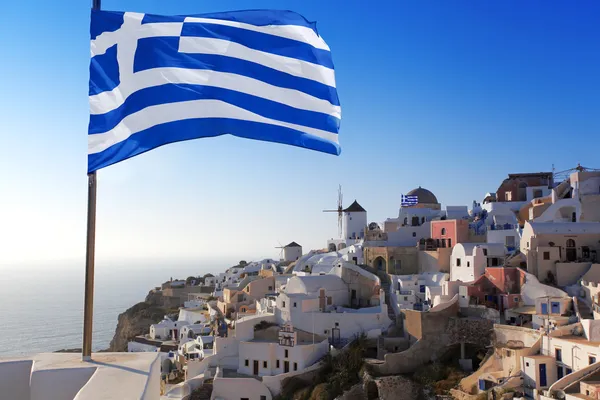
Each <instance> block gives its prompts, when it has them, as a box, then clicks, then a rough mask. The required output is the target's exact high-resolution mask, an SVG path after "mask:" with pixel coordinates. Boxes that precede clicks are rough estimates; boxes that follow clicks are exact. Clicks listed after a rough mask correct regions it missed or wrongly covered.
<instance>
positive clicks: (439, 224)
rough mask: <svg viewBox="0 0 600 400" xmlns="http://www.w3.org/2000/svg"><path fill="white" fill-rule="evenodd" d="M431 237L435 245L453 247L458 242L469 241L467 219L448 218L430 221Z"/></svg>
mask: <svg viewBox="0 0 600 400" xmlns="http://www.w3.org/2000/svg"><path fill="white" fill-rule="evenodd" d="M431 238H432V239H433V240H434V241H435V244H436V246H437V247H450V248H452V247H454V245H456V244H458V243H467V242H468V241H469V221H467V220H464V219H450V220H444V221H431Z"/></svg>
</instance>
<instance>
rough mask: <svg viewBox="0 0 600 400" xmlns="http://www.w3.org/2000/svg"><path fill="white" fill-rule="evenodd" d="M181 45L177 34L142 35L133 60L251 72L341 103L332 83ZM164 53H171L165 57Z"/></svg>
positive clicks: (139, 65) (143, 65) (147, 65)
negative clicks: (196, 51) (186, 49)
mask: <svg viewBox="0 0 600 400" xmlns="http://www.w3.org/2000/svg"><path fill="white" fill-rule="evenodd" d="M178 45H179V38H176V37H154V38H144V39H140V40H139V41H138V47H137V51H136V54H135V60H134V64H133V68H134V72H139V71H144V70H147V69H152V68H168V67H173V68H191V69H210V70H213V71H219V72H228V73H233V74H238V75H244V76H248V77H250V78H254V79H258V80H260V81H263V82H265V83H268V84H271V85H275V86H279V87H283V88H287V89H294V90H298V91H301V92H304V93H306V94H309V95H311V96H314V97H316V98H318V99H322V100H327V101H329V102H330V103H331V104H332V105H334V106H339V105H340V101H339V98H338V95H337V91H336V89H335V88H333V87H331V86H328V85H324V84H322V83H320V82H316V81H314V80H312V79H306V78H302V77H298V76H294V75H290V74H288V73H285V72H281V71H278V70H275V69H273V68H269V67H265V66H264V65H261V64H257V63H254V62H250V61H246V60H240V59H238V58H233V57H227V56H220V55H215V54H192V53H179V52H177V51H176V49H177V47H178ZM164 54H169V55H170V56H169V57H163V56H162V55H164Z"/></svg>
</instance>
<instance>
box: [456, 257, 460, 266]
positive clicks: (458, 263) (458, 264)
mask: <svg viewBox="0 0 600 400" xmlns="http://www.w3.org/2000/svg"><path fill="white" fill-rule="evenodd" d="M456 266H457V267H460V258H457V259H456Z"/></svg>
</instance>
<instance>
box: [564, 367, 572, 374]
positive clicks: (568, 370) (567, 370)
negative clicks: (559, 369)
mask: <svg viewBox="0 0 600 400" xmlns="http://www.w3.org/2000/svg"><path fill="white" fill-rule="evenodd" d="M571 372H573V370H572V369H571V368H567V369H566V371H565V375H569V374H570V373H571Z"/></svg>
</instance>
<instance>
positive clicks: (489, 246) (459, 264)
mask: <svg viewBox="0 0 600 400" xmlns="http://www.w3.org/2000/svg"><path fill="white" fill-rule="evenodd" d="M505 252H506V249H505V247H504V245H503V244H499V243H458V244H457V245H456V246H454V248H453V249H452V255H451V258H450V280H451V281H461V282H472V281H474V280H475V279H477V278H479V277H480V276H481V275H483V273H484V272H485V269H486V268H487V267H498V266H502V265H503V263H504V257H505V255H506V253H505Z"/></svg>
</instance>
